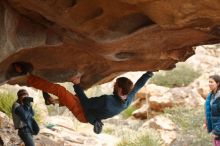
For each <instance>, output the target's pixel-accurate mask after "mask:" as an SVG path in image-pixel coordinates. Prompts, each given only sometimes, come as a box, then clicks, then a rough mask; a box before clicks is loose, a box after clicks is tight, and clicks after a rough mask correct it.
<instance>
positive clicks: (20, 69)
mask: <svg viewBox="0 0 220 146" xmlns="http://www.w3.org/2000/svg"><path fill="white" fill-rule="evenodd" d="M32 71H33V65H32V64H31V63H28V62H22V61H20V62H14V63H12V64H11V65H10V66H9V68H8V70H7V72H6V78H7V79H10V78H12V77H17V76H21V75H26V74H27V73H31V72H32Z"/></svg>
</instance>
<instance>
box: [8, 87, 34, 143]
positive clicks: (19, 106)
mask: <svg viewBox="0 0 220 146" xmlns="http://www.w3.org/2000/svg"><path fill="white" fill-rule="evenodd" d="M17 97H18V99H17V101H15V102H14V103H13V105H12V118H13V123H14V127H15V129H18V136H19V137H20V138H21V139H22V141H23V142H24V144H25V146H35V144H34V140H33V132H32V127H31V125H30V120H31V118H32V117H33V116H34V111H33V109H32V106H31V103H30V102H33V99H31V97H29V94H28V92H27V91H26V90H25V89H20V90H19V91H18V92H17Z"/></svg>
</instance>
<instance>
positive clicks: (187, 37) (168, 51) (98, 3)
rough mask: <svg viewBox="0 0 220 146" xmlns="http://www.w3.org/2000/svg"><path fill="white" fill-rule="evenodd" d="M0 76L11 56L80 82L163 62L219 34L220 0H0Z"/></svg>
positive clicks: (166, 65) (58, 78) (169, 64)
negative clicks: (77, 79)
mask: <svg viewBox="0 0 220 146" xmlns="http://www.w3.org/2000/svg"><path fill="white" fill-rule="evenodd" d="M0 12H1V13H0V20H1V21H0V26H1V28H0V49H1V55H0V57H1V58H0V75H1V77H0V82H2V83H3V82H4V81H6V80H8V79H9V78H7V69H8V67H9V66H10V64H11V63H13V62H16V61H25V62H29V63H31V64H32V65H33V66H34V73H35V74H36V75H39V76H41V77H44V78H46V79H48V80H50V81H53V82H64V81H67V80H68V78H69V77H70V76H72V75H78V74H81V75H82V85H83V86H84V87H85V88H88V87H91V86H92V85H94V84H102V83H104V82H107V81H110V80H111V79H113V78H114V77H116V76H117V75H120V74H121V73H123V72H128V71H145V70H152V71H157V70H168V69H172V68H173V67H175V64H176V63H177V62H180V61H185V60H186V59H187V58H188V57H190V56H191V55H193V54H194V47H195V46H198V45H204V44H213V43H219V41H220V35H219V34H220V1H218V0H210V1H208V2H207V1H196V2H195V1H193V0H188V1H183V0H180V1H175V0H171V1H169V2H166V1H163V0H157V1H153V0H128V1H125V0H113V1H107V0H106V1H103V0H37V1H36V0H2V1H0Z"/></svg>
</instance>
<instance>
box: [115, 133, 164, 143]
mask: <svg viewBox="0 0 220 146" xmlns="http://www.w3.org/2000/svg"><path fill="white" fill-rule="evenodd" d="M117 146H161V141H160V140H159V139H157V138H155V136H154V135H152V134H149V132H145V134H141V135H139V136H137V137H136V138H134V139H131V138H124V139H123V140H122V141H121V142H120V143H119V144H118V145H117Z"/></svg>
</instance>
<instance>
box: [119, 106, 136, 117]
mask: <svg viewBox="0 0 220 146" xmlns="http://www.w3.org/2000/svg"><path fill="white" fill-rule="evenodd" d="M135 110H136V108H135V107H134V106H129V107H128V108H127V109H126V110H124V111H123V112H122V114H121V115H122V118H124V119H127V118H129V117H130V116H131V115H132V113H133V111H135Z"/></svg>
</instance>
